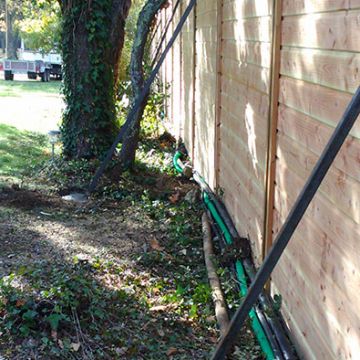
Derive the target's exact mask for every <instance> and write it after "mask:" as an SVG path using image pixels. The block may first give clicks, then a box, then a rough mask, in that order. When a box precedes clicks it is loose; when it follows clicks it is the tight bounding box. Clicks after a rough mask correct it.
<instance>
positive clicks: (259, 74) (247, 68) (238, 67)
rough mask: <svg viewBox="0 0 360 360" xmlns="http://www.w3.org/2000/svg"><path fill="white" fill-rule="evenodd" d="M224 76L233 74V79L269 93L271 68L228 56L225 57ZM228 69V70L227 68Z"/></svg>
mask: <svg viewBox="0 0 360 360" xmlns="http://www.w3.org/2000/svg"><path fill="white" fill-rule="evenodd" d="M223 63H224V71H223V73H224V76H226V75H227V74H231V75H230V76H231V78H232V79H236V80H237V81H239V82H240V83H243V84H244V85H246V86H249V87H252V88H254V89H257V90H259V91H261V92H263V93H265V94H268V93H269V88H270V84H269V83H270V80H269V76H270V73H269V69H268V68H262V67H260V66H257V65H253V64H248V63H243V62H237V61H233V60H230V59H227V58H224V59H223ZM225 69H226V70H225Z"/></svg>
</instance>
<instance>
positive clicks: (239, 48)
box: [223, 40, 271, 68]
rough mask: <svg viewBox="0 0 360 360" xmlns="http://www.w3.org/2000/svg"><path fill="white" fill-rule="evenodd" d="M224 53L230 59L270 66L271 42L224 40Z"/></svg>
mask: <svg viewBox="0 0 360 360" xmlns="http://www.w3.org/2000/svg"><path fill="white" fill-rule="evenodd" d="M223 53H225V54H226V57H227V58H228V59H230V60H235V61H238V62H246V63H249V64H253V65H258V66H261V67H266V68H269V67H270V62H271V46H270V43H264V42H259V41H253V42H247V41H240V42H237V41H236V40H223Z"/></svg>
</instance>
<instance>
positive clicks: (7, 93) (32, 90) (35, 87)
mask: <svg viewBox="0 0 360 360" xmlns="http://www.w3.org/2000/svg"><path fill="white" fill-rule="evenodd" d="M15 77H16V75H15ZM60 87H61V82H60V81H50V82H48V83H43V82H41V81H35V80H29V81H21V80H20V81H19V80H15V81H5V80H3V79H1V80H0V96H1V97H14V96H15V97H21V96H24V95H27V94H38V95H42V96H51V95H58V94H59V93H60Z"/></svg>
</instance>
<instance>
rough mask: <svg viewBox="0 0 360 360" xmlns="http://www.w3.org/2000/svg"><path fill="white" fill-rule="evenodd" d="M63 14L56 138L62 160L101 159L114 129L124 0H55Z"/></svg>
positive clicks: (127, 3)
mask: <svg viewBox="0 0 360 360" xmlns="http://www.w3.org/2000/svg"><path fill="white" fill-rule="evenodd" d="M59 2H60V5H61V10H62V15H63V31H62V53H63V64H64V65H63V71H64V96H65V102H66V109H65V111H64V115H63V123H62V127H61V130H62V137H63V143H64V155H65V156H66V157H67V158H93V157H101V156H102V155H103V153H104V152H105V151H106V150H107V149H108V148H109V147H110V146H111V144H112V142H113V140H114V138H115V136H116V133H117V131H118V125H117V120H116V113H115V90H114V89H115V85H116V82H117V76H118V73H117V70H118V64H119V58H120V56H121V51H122V48H123V44H124V27H125V20H126V17H127V15H128V11H129V8H130V0H62V1H61V0H59Z"/></svg>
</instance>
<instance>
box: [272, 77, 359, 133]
mask: <svg viewBox="0 0 360 360" xmlns="http://www.w3.org/2000/svg"><path fill="white" fill-rule="evenodd" d="M351 97H352V95H350V94H346V93H344V92H341V91H336V90H333V89H329V88H326V87H323V86H319V85H317V84H311V83H308V82H306V81H300V80H295V79H292V78H288V77H285V76H282V77H281V79H280V94H279V101H280V102H281V103H282V104H284V105H286V106H287V107H290V108H292V109H294V110H296V111H299V112H301V113H303V114H305V115H309V116H310V117H312V118H314V119H316V120H319V121H321V122H323V123H324V124H327V125H329V126H331V127H335V126H336V125H337V124H338V123H339V121H340V119H341V117H342V115H343V113H344V111H345V109H346V107H347V105H348V104H349V102H350V100H351ZM350 134H351V135H352V136H354V137H356V138H358V139H360V121H359V119H358V120H357V121H356V122H355V124H354V127H353V129H352V130H351V132H350Z"/></svg>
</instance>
